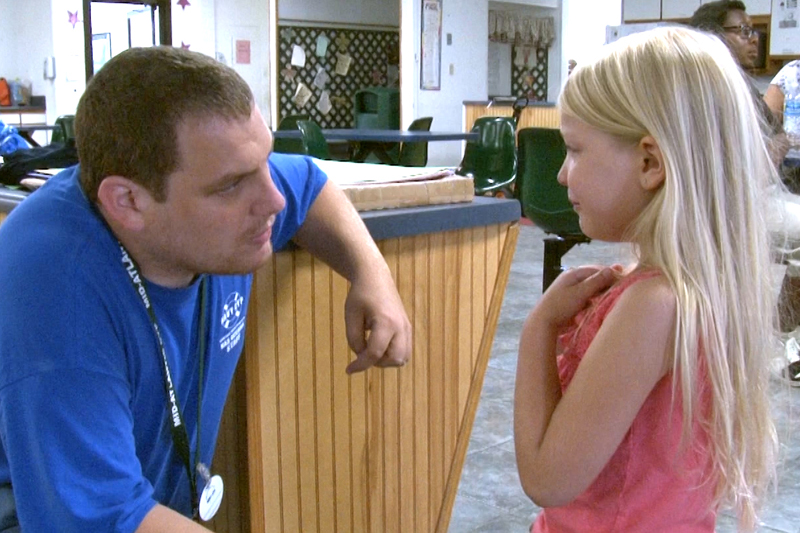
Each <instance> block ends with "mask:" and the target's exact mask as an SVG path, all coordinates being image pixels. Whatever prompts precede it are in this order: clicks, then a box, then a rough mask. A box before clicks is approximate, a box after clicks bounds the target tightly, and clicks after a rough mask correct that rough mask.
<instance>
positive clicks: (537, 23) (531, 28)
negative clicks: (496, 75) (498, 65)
mask: <svg viewBox="0 0 800 533" xmlns="http://www.w3.org/2000/svg"><path fill="white" fill-rule="evenodd" d="M555 38H556V30H555V21H554V20H553V17H542V18H536V17H526V16H524V15H520V14H519V13H514V12H510V11H492V10H490V11H489V40H490V41H494V42H498V43H510V44H513V45H517V46H531V47H533V48H549V47H550V45H551V44H552V43H553V40H555Z"/></svg>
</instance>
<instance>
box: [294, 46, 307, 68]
mask: <svg viewBox="0 0 800 533" xmlns="http://www.w3.org/2000/svg"><path fill="white" fill-rule="evenodd" d="M292 65H294V66H295V67H299V68H303V67H304V66H306V51H305V50H303V47H302V46H300V45H299V44H294V45H292Z"/></svg>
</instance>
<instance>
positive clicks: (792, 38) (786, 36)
mask: <svg viewBox="0 0 800 533" xmlns="http://www.w3.org/2000/svg"><path fill="white" fill-rule="evenodd" d="M798 20H800V11H799V10H798V8H797V0H772V21H771V24H770V28H771V29H770V36H769V54H770V55H773V56H789V55H791V56H793V55H798V54H800V27H798Z"/></svg>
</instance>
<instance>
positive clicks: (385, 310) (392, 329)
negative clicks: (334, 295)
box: [345, 273, 411, 374]
mask: <svg viewBox="0 0 800 533" xmlns="http://www.w3.org/2000/svg"><path fill="white" fill-rule="evenodd" d="M345 323H346V328H347V342H348V344H349V345H350V348H352V349H353V351H354V352H355V353H356V360H355V361H353V362H351V363H350V364H349V365H347V373H348V374H353V373H355V372H361V371H363V370H366V369H368V368H369V367H371V366H373V365H374V366H379V367H387V366H403V365H404V364H406V362H408V359H409V357H411V323H410V322H409V320H408V316H407V315H406V312H405V309H404V307H403V302H402V301H401V300H400V295H399V294H398V293H397V289H396V288H395V284H394V281H393V280H392V278H391V276H389V275H388V274H383V273H370V275H369V276H365V279H356V280H354V281H353V284H352V286H351V287H350V292H349V293H348V295H347V300H346V301H345Z"/></svg>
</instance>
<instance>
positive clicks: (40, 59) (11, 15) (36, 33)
mask: <svg viewBox="0 0 800 533" xmlns="http://www.w3.org/2000/svg"><path fill="white" fill-rule="evenodd" d="M0 5H2V16H0V50H2V52H3V53H2V54H0V76H3V77H4V78H7V79H9V80H13V79H16V78H20V79H21V80H27V81H30V82H31V88H32V92H33V94H35V95H44V96H45V97H46V99H47V107H48V120H55V116H56V115H55V113H56V110H55V109H54V108H52V107H51V106H52V102H53V99H54V95H55V88H54V85H53V82H52V81H48V80H45V79H44V76H43V65H44V59H45V57H47V56H49V55H51V54H52V53H53V37H52V33H51V24H50V20H51V3H50V0H26V1H25V2H18V1H12V0H0ZM65 17H66V13H65Z"/></svg>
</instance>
